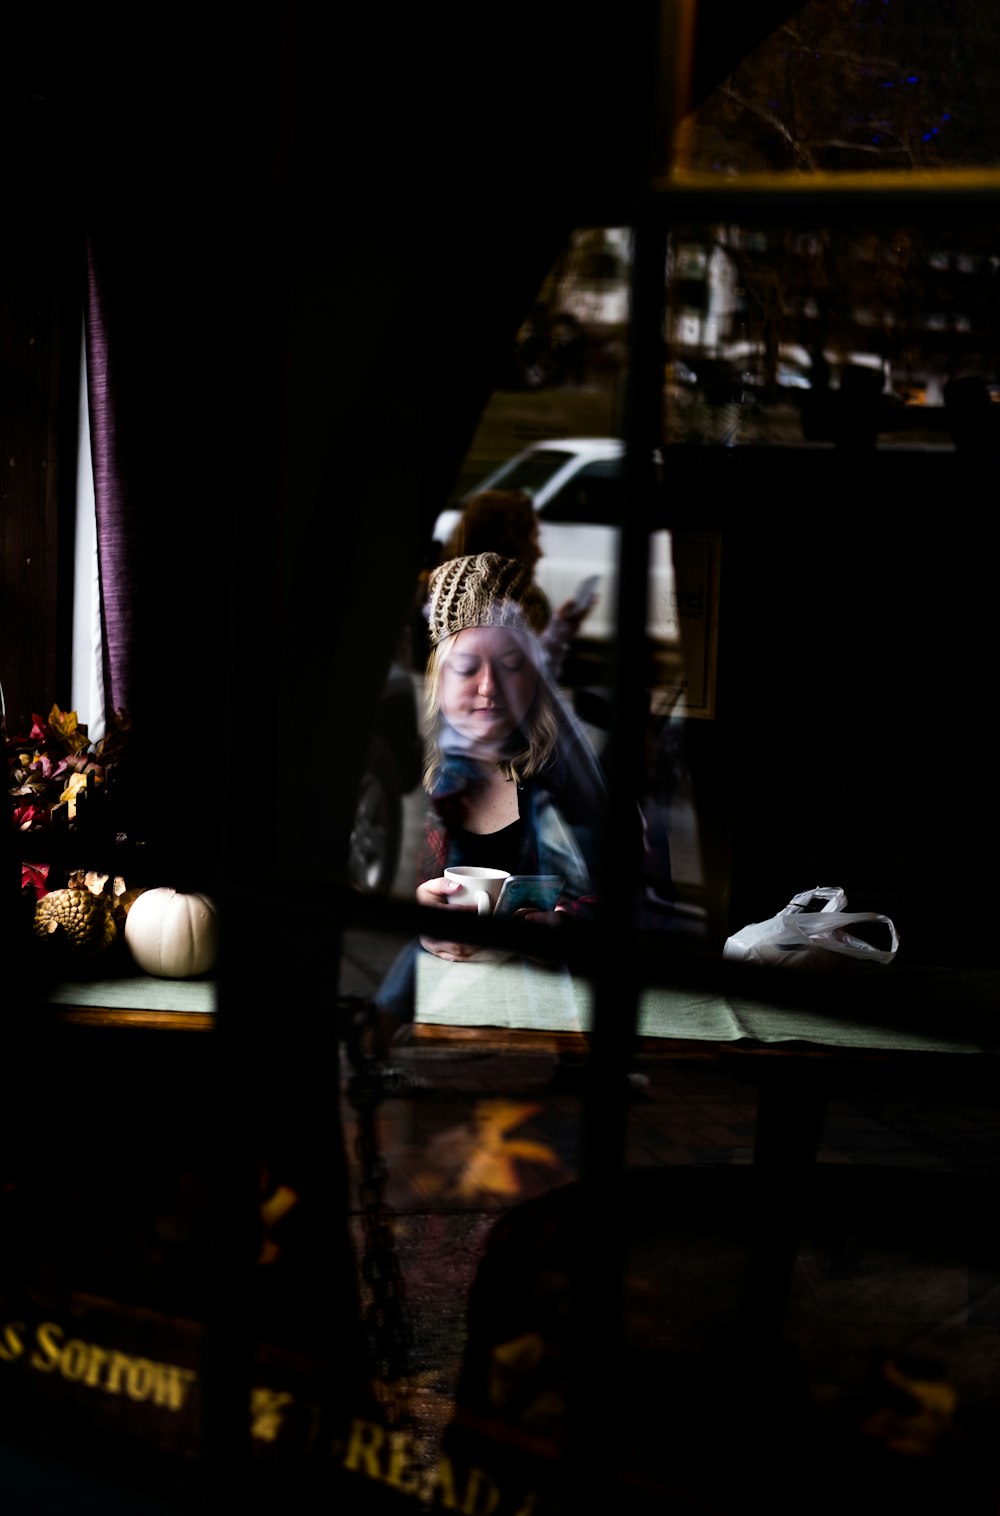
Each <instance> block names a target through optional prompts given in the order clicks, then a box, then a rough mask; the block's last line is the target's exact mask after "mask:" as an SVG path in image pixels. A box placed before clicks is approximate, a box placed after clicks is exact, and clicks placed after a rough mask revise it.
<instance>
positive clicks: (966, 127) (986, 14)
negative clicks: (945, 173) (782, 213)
mask: <svg viewBox="0 0 1000 1516" xmlns="http://www.w3.org/2000/svg"><path fill="white" fill-rule="evenodd" d="M998 61H1000V27H998V25H997V17H996V12H995V10H994V8H993V7H992V6H991V5H989V4H988V3H986V0H926V3H922V4H920V5H915V4H913V3H912V0H853V3H851V4H842V3H841V0H810V3H809V4H807V5H804V6H802V7H801V8H800V9H799V10H797V11H795V12H794V13H793V14H792V15H790V16H789V17H788V19H787V21H786V22H785V23H784V24H783V25H781V26H779V27H777V28H776V29H775V31H774V32H772V34H771V35H770V36H769V37H768V38H766V40H764V41H763V42H761V44H760V45H759V46H758V47H756V48H754V49H753V50H752V51H751V52H749V53H748V54H747V55H746V56H745V57H744V58H742V59H741V60H740V62H739V63H738V65H737V66H736V68H735V69H734V70H733V72H732V73H731V74H730V75H729V76H728V78H727V79H726V80H725V81H724V82H723V83H722V84H721V85H720V86H719V87H718V88H716V89H714V90H713V91H712V93H711V94H710V95H709V96H708V98H707V99H706V100H705V101H704V102H703V103H701V104H700V105H699V106H698V108H697V109H696V110H695V111H694V113H693V114H692V116H691V117H690V118H689V120H687V121H686V122H685V123H684V125H683V127H682V130H681V133H680V135H679V140H678V145H677V158H676V168H677V171H678V173H679V174H681V175H683V174H684V173H686V172H693V173H697V174H701V175H708V176H710V177H711V178H713V179H715V180H717V181H718V183H719V184H720V186H724V185H725V184H726V182H727V181H730V180H732V179H733V178H739V177H741V176H744V175H749V174H768V175H773V174H787V173H795V174H806V175H815V174H818V173H845V172H850V173H860V174H870V173H885V172H887V171H888V172H892V173H899V174H904V175H905V174H911V173H913V172H915V171H920V170H925V171H926V170H932V171H937V170H963V169H992V168H995V167H996V166H997V165H998V163H1000V131H998V126H997V122H996V113H995V110H994V108H993V91H994V81H995V78H996V69H997V64H998Z"/></svg>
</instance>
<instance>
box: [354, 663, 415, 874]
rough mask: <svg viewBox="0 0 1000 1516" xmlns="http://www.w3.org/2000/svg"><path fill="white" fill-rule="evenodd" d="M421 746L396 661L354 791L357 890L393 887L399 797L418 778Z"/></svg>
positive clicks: (407, 681)
mask: <svg viewBox="0 0 1000 1516" xmlns="http://www.w3.org/2000/svg"><path fill="white" fill-rule="evenodd" d="M421 764H422V745H421V739H420V723H419V719H418V716H417V700H416V695H415V692H414V688H413V680H412V678H411V676H410V674H409V673H408V671H407V669H406V668H404V666H403V664H402V663H401V662H394V663H393V664H392V666H391V667H390V669H389V676H388V678H387V680H386V683H385V688H384V689H383V691H382V698H381V700H380V701H379V707H378V711H377V713H376V716H375V725H374V729H373V731H372V735H371V739H370V741H369V744H368V761H367V764H366V765H365V772H364V774H363V776H362V779H361V788H360V789H359V791H358V803H357V807H356V809H355V813H354V826H353V827H352V829H351V841H350V848H349V852H348V878H349V880H350V883H351V884H353V885H354V886H355V887H356V888H357V889H359V890H365V891H366V892H374V893H378V894H384V893H385V892H386V891H387V890H389V889H390V888H391V886H392V882H393V879H394V878H395V876H396V868H397V866H398V864H399V850H400V844H401V842H402V836H403V796H404V795H405V794H408V793H409V791H410V790H412V789H413V788H414V787H415V786H416V784H417V783H418V781H419V779H420V770H421Z"/></svg>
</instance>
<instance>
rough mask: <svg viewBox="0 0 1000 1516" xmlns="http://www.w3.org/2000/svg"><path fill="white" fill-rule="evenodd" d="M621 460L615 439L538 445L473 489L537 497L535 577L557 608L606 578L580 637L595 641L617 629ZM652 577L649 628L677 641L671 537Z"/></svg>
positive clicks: (443, 527) (653, 557)
mask: <svg viewBox="0 0 1000 1516" xmlns="http://www.w3.org/2000/svg"><path fill="white" fill-rule="evenodd" d="M623 458H624V448H623V446H622V443H621V442H620V441H618V440H617V439H616V438H614V437H566V438H560V439H556V440H553V441H551V442H539V443H536V444H535V445H534V446H533V447H529V448H526V449H525V451H524V452H521V453H518V454H516V455H515V456H514V457H513V458H509V459H508V460H507V462H506V463H503V464H501V465H500V467H499V468H498V469H495V470H494V471H493V473H491V474H488V475H487V476H486V478H485V479H483V480H481V482H480V483H479V484H477V485H476V487H475V489H474V490H471V491H470V492H469V494H477V493H478V492H479V491H480V490H487V489H508V490H524V491H525V492H526V493H527V494H529V495H531V497H532V499H533V501H534V506H535V510H536V511H537V513H538V518H539V526H540V530H539V541H540V544H541V549H542V558H541V561H540V562H539V564H538V567H537V569H536V570H535V578H536V580H537V582H538V584H539V587H540V588H541V589H542V590H543V591H544V592H545V594H546V595H547V596H548V598H549V600H550V602H551V604H552V605H553V607H555V606H558V605H561V604H562V603H563V602H564V601H566V600H570V599H572V598H573V596H574V594H575V592H576V590H577V589H578V587H579V586H580V584H581V583H582V581H583V580H584V579H586V578H589V577H590V576H591V575H592V574H598V575H600V583H599V585H598V589H597V601H596V603H595V605H594V607H593V609H592V610H591V612H590V614H589V616H588V617H587V619H586V620H585V622H584V623H583V627H582V629H581V637H582V638H584V639H585V640H589V641H594V642H606V641H608V640H609V639H610V637H611V635H612V628H613V626H614V617H615V584H616V578H617V552H618V519H619V490H620V485H621V477H622V466H623ZM464 498H465V499H468V498H469V496H468V495H466V496H465V497H464ZM462 503H463V502H462V501H460V502H459V504H458V506H457V507H455V508H453V509H451V510H446V511H443V512H442V513H441V515H440V516H439V517H438V519H437V521H436V523H435V526H434V539H435V541H437V542H439V543H444V542H446V541H447V540H448V537H449V536H450V535H451V532H452V531H453V530H454V528H455V526H456V525H457V523H458V520H459V516H460V513H461V507H462ZM650 574H651V579H650V595H649V619H648V621H647V630H648V631H649V634H650V636H651V637H656V638H658V639H661V640H663V641H673V640H674V639H675V638H676V636H677V620H676V614H677V608H676V596H675V594H674V570H673V562H672V559H671V551H670V538H669V536H668V534H667V533H666V532H662V531H661V532H655V533H654V534H653V539H652V543H651V550H650Z"/></svg>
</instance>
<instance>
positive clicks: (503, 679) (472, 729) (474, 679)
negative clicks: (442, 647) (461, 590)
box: [438, 626, 538, 748]
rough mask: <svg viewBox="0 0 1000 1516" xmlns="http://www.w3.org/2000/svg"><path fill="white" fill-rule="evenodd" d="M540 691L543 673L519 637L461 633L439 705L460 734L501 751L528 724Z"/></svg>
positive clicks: (502, 632) (449, 656)
mask: <svg viewBox="0 0 1000 1516" xmlns="http://www.w3.org/2000/svg"><path fill="white" fill-rule="evenodd" d="M537 689H538V670H537V669H536V668H535V665H534V663H533V662H532V660H531V658H530V657H529V656H528V653H527V651H526V649H525V648H524V646H523V644H522V643H521V641H520V640H519V638H518V637H517V635H516V633H514V632H511V631H508V629H507V628H506V627H502V626H470V627H467V628H466V629H465V630H464V631H462V632H458V633H457V634H456V636H455V638H454V640H453V642H452V644H451V647H450V648H449V649H448V652H447V653H446V655H445V658H444V662H443V664H442V667H441V679H440V685H439V691H438V701H439V704H440V708H441V713H442V715H443V716H444V718H445V720H446V721H448V722H449V723H450V724H451V725H452V726H453V727H454V728H455V730H456V731H457V732H459V733H460V734H461V735H462V736H463V737H467V738H469V739H471V740H472V741H473V742H475V743H476V744H477V745H479V746H482V747H487V748H495V747H499V746H500V745H501V744H502V743H504V742H506V740H507V738H508V737H509V736H510V735H511V733H512V732H514V731H516V730H517V728H518V727H519V726H520V725H521V722H522V721H523V720H524V718H525V716H526V715H527V714H528V711H529V710H530V709H531V703H532V701H533V700H534V698H535V692H536V690H537Z"/></svg>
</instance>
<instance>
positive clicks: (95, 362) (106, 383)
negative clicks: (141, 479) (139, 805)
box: [85, 243, 142, 717]
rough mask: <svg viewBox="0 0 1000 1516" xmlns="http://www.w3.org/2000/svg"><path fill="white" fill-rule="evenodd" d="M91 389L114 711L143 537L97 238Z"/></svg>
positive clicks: (124, 685) (90, 276) (90, 268)
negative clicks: (133, 507)
mask: <svg viewBox="0 0 1000 1516" xmlns="http://www.w3.org/2000/svg"><path fill="white" fill-rule="evenodd" d="M85 326H86V348H87V388H88V402H89V412H90V441H91V453H92V457H93V466H94V496H95V502H96V509H97V563H98V576H99V583H100V592H101V631H102V636H103V643H104V692H105V702H106V707H107V712H108V715H109V717H110V715H111V713H112V712H113V711H115V710H128V709H129V708H130V707H131V705H132V703H133V702H132V696H133V688H132V684H133V677H134V670H133V667H132V650H133V648H134V646H135V590H136V585H137V583H138V581H139V578H140V575H141V567H140V564H141V558H142V539H141V536H140V534H139V532H138V531H137V529H136V525H135V523H134V521H133V520H132V519H131V516H130V511H129V499H130V492H129V488H128V478H127V470H126V464H125V457H124V456H123V448H122V444H121V436H120V427H119V422H118V417H117V400H118V393H117V391H118V386H117V368H116V364H115V343H114V337H113V334H112V332H111V330H110V326H111V313H110V311H109V307H108V301H107V298H106V296H105V292H104V290H103V288H102V284H101V278H100V271H99V269H98V267H97V262H96V258H95V252H94V248H93V245H92V243H88V245H87V299H86V319H85Z"/></svg>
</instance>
